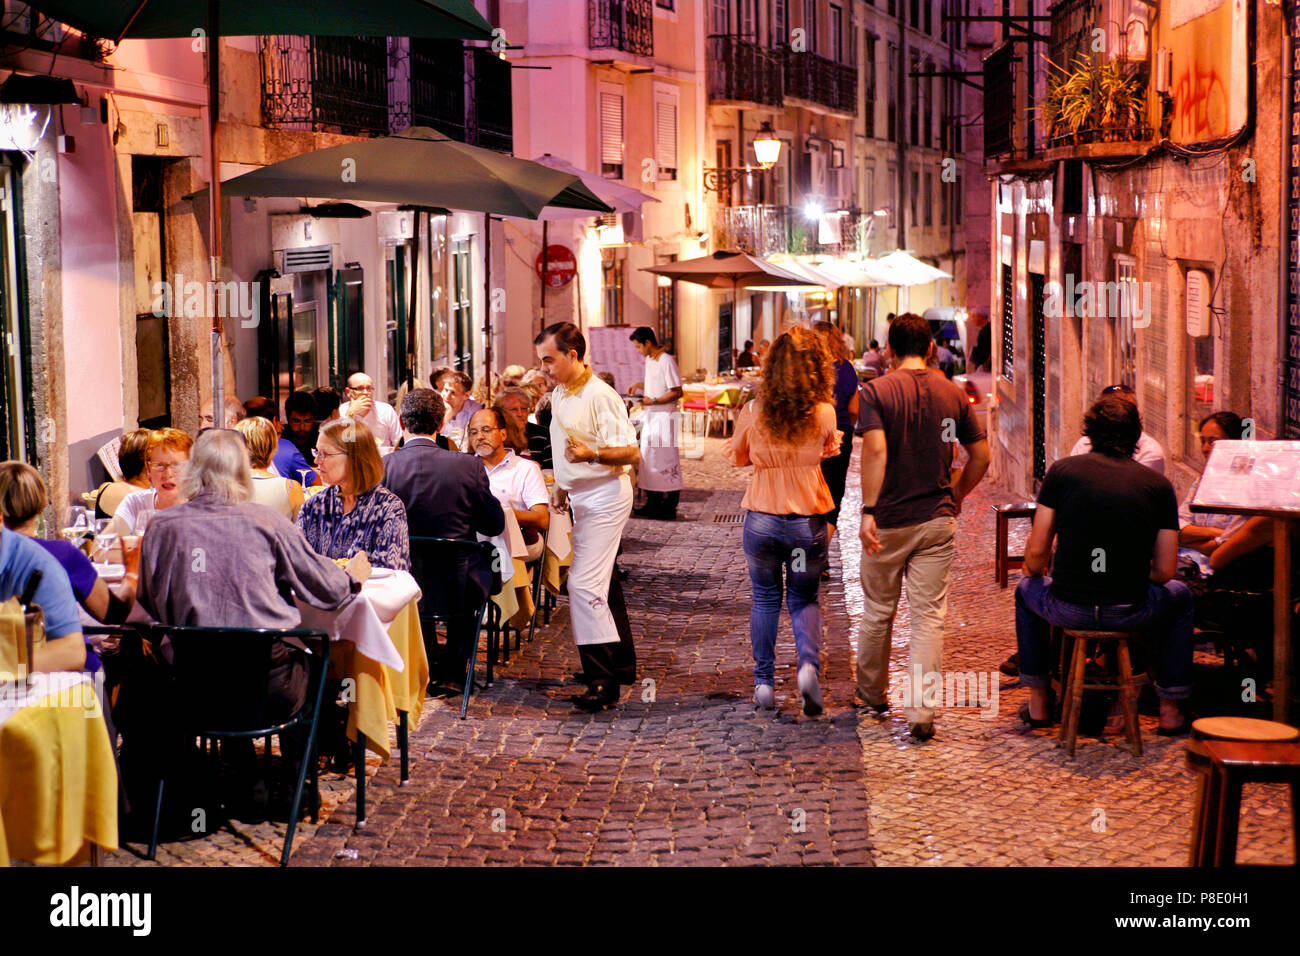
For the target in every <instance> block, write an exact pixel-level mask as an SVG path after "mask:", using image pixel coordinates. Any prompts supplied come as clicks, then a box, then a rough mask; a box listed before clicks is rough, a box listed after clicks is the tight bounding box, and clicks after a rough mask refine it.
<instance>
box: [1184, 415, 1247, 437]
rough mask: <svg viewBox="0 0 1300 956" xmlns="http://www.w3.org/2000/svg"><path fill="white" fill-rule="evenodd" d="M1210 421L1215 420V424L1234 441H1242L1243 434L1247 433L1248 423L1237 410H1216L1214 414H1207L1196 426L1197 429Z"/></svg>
mask: <svg viewBox="0 0 1300 956" xmlns="http://www.w3.org/2000/svg"><path fill="white" fill-rule="evenodd" d="M1208 422H1214V424H1216V425H1218V426H1219V427H1220V428H1221V429H1223V434H1225V435H1227V436H1228V437H1229V438H1231V439H1232V440H1233V441H1240V440H1241V436H1242V435H1244V434H1245V433H1246V423H1245V422H1244V421H1242V420H1241V416H1240V415H1238V414H1237V413H1236V412H1215V413H1213V414H1212V415H1206V416H1205V417H1204V418H1202V419H1201V423H1200V424H1199V425H1197V426H1196V428H1197V430H1198V431H1199V430H1200V429H1202V428H1204V427H1205V426H1206V424H1207V423H1208Z"/></svg>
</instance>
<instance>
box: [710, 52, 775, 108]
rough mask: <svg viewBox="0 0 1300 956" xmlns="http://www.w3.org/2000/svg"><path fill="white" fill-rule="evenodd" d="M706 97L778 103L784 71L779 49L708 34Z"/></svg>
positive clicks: (769, 104)
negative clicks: (707, 94) (707, 93)
mask: <svg viewBox="0 0 1300 956" xmlns="http://www.w3.org/2000/svg"><path fill="white" fill-rule="evenodd" d="M708 43H709V99H710V100H714V101H717V100H733V101H739V102H742V103H761V104H763V105H766V106H781V105H782V104H783V102H784V98H785V71H784V69H783V67H782V55H781V51H780V50H773V49H769V48H767V47H763V46H760V45H759V44H757V43H755V42H754V41H753V40H747V39H745V38H744V37H734V36H711V37H709V39H708Z"/></svg>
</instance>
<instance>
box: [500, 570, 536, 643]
mask: <svg viewBox="0 0 1300 956" xmlns="http://www.w3.org/2000/svg"><path fill="white" fill-rule="evenodd" d="M514 562H515V576H514V577H513V578H512V579H511V580H510V583H509V584H507V585H504V586H503V587H502V588H501V590H500V591H498V592H497V593H496V594H494V595H492V601H493V603H494V604H496V606H497V607H498V608H500V609H501V619H502V620H503V621H509V622H510V625H511V627H514V628H522V627H524V626H526V625H527V624H528V622H529V621H530V620H532V617H533V593H532V590H531V589H530V588H529V577H528V566H527V565H526V564H524V559H523V558H515V559H514Z"/></svg>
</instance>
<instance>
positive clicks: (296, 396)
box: [284, 388, 316, 418]
mask: <svg viewBox="0 0 1300 956" xmlns="http://www.w3.org/2000/svg"><path fill="white" fill-rule="evenodd" d="M294 412H298V413H300V414H303V415H310V416H311V417H312V418H315V417H316V399H315V398H314V397H313V396H312V393H311V392H310V391H309V390H308V389H305V388H300V389H298V391H296V392H290V393H289V394H288V396H286V397H285V400H284V416H285V418H288V417H289V416H290V415H292V414H293V413H294Z"/></svg>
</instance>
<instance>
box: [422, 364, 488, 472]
mask: <svg viewBox="0 0 1300 956" xmlns="http://www.w3.org/2000/svg"><path fill="white" fill-rule="evenodd" d="M471 385H472V383H471V382H470V380H469V376H468V375H466V374H465V373H464V372H461V371H458V370H457V369H454V368H444V369H440V370H439V371H436V372H434V373H433V387H434V389H435V390H436V391H437V392H438V394H439V395H441V396H442V400H443V401H444V402H445V403H446V404H447V420H446V421H445V422H443V423H442V434H444V435H447V436H449V437H455V438H456V440H457V441H458V442H459V443H460V446H461V451H467V450H468V449H469V448H470V445H469V443H468V442H467V441H465V440H464V439H465V433H466V431H468V430H469V420H470V419H471V418H473V417H474V414H475V412H477V411H478V410H479V409H481V408H482V407H483V406H482V405H480V404H479V403H478V402H476V401H474V399H472V398H470V397H469V390H470V387H471ZM457 436H458V437H457Z"/></svg>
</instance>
